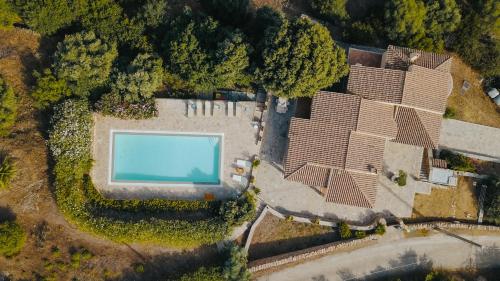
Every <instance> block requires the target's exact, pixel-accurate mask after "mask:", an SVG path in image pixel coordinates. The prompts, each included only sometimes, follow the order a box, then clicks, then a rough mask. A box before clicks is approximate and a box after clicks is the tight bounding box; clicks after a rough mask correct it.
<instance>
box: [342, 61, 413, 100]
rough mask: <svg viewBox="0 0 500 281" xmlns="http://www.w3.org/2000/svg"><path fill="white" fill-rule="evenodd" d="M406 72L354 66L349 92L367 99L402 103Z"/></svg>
mask: <svg viewBox="0 0 500 281" xmlns="http://www.w3.org/2000/svg"><path fill="white" fill-rule="evenodd" d="M404 77H405V72H404V71H401V70H392V69H384V68H375V67H366V66H359V65H353V66H351V71H350V73H349V80H348V82H347V92H348V93H352V94H355V95H359V96H361V97H363V98H365V99H369V100H378V101H383V102H389V103H396V104H399V103H401V100H402V98H403V84H404V80H405V79H404Z"/></svg>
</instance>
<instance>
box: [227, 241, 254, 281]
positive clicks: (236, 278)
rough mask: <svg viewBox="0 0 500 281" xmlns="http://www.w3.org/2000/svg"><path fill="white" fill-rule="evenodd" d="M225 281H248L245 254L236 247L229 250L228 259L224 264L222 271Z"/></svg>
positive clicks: (233, 246)
mask: <svg viewBox="0 0 500 281" xmlns="http://www.w3.org/2000/svg"><path fill="white" fill-rule="evenodd" d="M222 275H223V276H224V279H225V280H227V281H248V280H250V272H249V271H248V269H247V253H246V251H245V249H243V248H240V247H239V246H237V245H232V246H231V247H230V248H229V259H228V260H227V261H226V262H225V264H224V268H223V271H222Z"/></svg>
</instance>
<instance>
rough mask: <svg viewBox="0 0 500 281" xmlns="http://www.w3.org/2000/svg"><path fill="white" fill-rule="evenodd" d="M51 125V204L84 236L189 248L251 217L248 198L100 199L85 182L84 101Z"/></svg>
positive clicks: (62, 110) (66, 106) (88, 126)
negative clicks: (53, 189)
mask: <svg viewBox="0 0 500 281" xmlns="http://www.w3.org/2000/svg"><path fill="white" fill-rule="evenodd" d="M51 125H52V129H51V130H50V132H49V141H48V144H49V148H50V151H51V155H52V157H53V158H54V160H55V162H56V164H55V166H54V176H55V197H56V201H57V203H58V206H59V208H60V210H61V212H62V213H63V214H64V215H65V217H66V218H67V219H68V220H69V221H70V222H72V223H73V224H75V225H77V226H78V227H80V228H81V229H82V230H84V231H87V232H90V233H94V234H96V235H100V236H104V237H106V238H109V239H111V240H113V241H117V242H134V243H137V242H143V243H154V244H159V245H163V246H168V247H176V248H191V247H196V246H199V245H202V244H212V243H215V242H217V241H220V240H222V239H224V237H225V236H227V235H228V234H229V233H230V231H231V230H232V228H233V227H234V226H236V225H240V224H241V223H243V221H244V220H247V219H250V218H251V217H253V216H254V215H255V199H254V197H253V195H252V194H249V193H246V194H245V195H244V196H242V197H241V198H238V199H235V200H228V201H226V202H218V201H215V202H200V201H187V200H186V201H182V200H162V199H155V200H145V201H141V200H112V199H106V198H104V197H103V196H102V195H101V194H100V193H99V192H98V191H97V190H96V189H95V187H94V186H93V184H92V181H91V179H90V177H89V176H88V173H89V171H90V168H91V164H92V160H91V148H90V145H91V141H92V140H91V130H92V125H93V124H92V118H91V111H90V109H89V106H88V103H87V101H85V100H67V101H65V102H64V103H62V104H61V105H59V106H57V107H56V108H55V113H54V116H53V118H52V121H51Z"/></svg>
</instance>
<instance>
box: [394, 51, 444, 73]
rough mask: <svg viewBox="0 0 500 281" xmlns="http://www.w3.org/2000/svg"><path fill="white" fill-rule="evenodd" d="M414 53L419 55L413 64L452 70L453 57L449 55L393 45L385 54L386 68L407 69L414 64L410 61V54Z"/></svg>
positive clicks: (440, 69)
mask: <svg viewBox="0 0 500 281" xmlns="http://www.w3.org/2000/svg"><path fill="white" fill-rule="evenodd" d="M412 53H416V54H418V55H419V57H418V58H417V59H416V60H415V61H414V62H413V64H415V65H419V66H422V67H425V68H429V69H436V70H439V71H443V72H450V68H451V57H450V56H448V55H443V54H435V53H429V52H424V51H420V50H415V49H411V48H405V47H397V46H392V45H390V46H389V47H387V52H386V54H385V62H386V63H385V68H390V69H400V70H407V69H408V67H409V66H410V65H411V64H412V63H411V62H410V54H412Z"/></svg>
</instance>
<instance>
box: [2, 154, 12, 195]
mask: <svg viewBox="0 0 500 281" xmlns="http://www.w3.org/2000/svg"><path fill="white" fill-rule="evenodd" d="M15 175H16V168H15V166H14V163H13V162H12V159H11V158H10V157H9V156H8V155H7V154H5V153H3V152H0V189H7V188H9V186H10V182H11V181H12V179H13V178H14V176H15Z"/></svg>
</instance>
